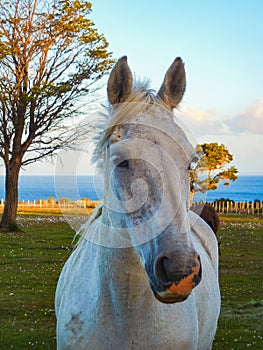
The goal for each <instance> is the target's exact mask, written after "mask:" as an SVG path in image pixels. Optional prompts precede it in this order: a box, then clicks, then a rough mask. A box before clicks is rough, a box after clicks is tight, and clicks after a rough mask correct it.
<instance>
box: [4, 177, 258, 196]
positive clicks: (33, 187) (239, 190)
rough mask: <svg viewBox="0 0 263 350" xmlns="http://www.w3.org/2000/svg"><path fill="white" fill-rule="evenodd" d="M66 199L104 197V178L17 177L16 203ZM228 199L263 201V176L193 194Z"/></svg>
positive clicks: (240, 180) (241, 179) (247, 178)
mask: <svg viewBox="0 0 263 350" xmlns="http://www.w3.org/2000/svg"><path fill="white" fill-rule="evenodd" d="M4 195H5V190H4V176H0V200H1V199H2V198H4ZM50 196H53V197H54V198H58V199H61V198H68V199H71V200H78V199H81V198H89V199H91V200H100V199H102V198H103V179H102V178H101V177H99V176H78V177H73V176H57V177H56V178H55V180H54V177H53V176H20V179H19V201H23V200H24V201H28V200H30V201H34V200H39V199H48V198H49V197H50ZM220 198H228V199H231V200H233V201H235V202H250V201H254V200H260V201H263V176H242V175H240V176H239V177H238V179H237V180H236V181H234V182H233V183H231V184H230V185H229V186H223V185H221V184H220V185H219V188H218V189H217V190H215V191H208V192H207V193H205V194H197V195H195V198H194V201H200V200H202V201H207V202H212V201H214V200H216V199H220Z"/></svg>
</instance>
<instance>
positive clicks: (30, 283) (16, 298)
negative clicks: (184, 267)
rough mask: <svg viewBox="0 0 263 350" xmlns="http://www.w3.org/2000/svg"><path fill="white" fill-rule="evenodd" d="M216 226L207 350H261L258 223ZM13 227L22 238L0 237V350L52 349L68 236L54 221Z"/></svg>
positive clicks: (26, 221)
mask: <svg viewBox="0 0 263 350" xmlns="http://www.w3.org/2000/svg"><path fill="white" fill-rule="evenodd" d="M221 221H222V223H221V228H220V232H219V239H220V240H221V253H222V254H221V258H220V284H221V294H222V311H221V317H220V320H219V327H218V331H217V335H216V339H215V342H214V346H213V350H225V349H226V350H231V349H234V350H244V349H248V348H251V349H253V350H257V349H258V350H259V349H263V340H262V334H263V329H262V317H263V302H262V268H263V266H262V238H263V218H262V217H251V216H250V217H246V216H222V217H221ZM19 224H20V226H22V228H23V230H24V232H23V233H16V234H11V233H4V234H1V235H0V242H1V245H0V251H1V253H0V254H1V255H0V256H1V260H0V350H7V349H15V350H16V349H17V350H20V349H22V350H28V349H31V348H33V349H41V350H42V349H43V350H48V349H52V350H53V349H56V341H55V323H56V320H55V313H54V293H55V289H56V283H57V279H58V276H59V273H60V271H61V268H62V266H63V264H64V262H65V260H66V259H67V257H68V256H69V254H70V252H71V248H72V243H71V242H72V238H73V236H74V232H73V231H72V229H71V228H70V227H69V226H68V225H67V224H66V223H65V222H64V221H63V218H62V217H56V216H52V217H51V216H36V215H35V216H32V215H20V216H19ZM98 350H99V349H98ZM164 350H165V349H164Z"/></svg>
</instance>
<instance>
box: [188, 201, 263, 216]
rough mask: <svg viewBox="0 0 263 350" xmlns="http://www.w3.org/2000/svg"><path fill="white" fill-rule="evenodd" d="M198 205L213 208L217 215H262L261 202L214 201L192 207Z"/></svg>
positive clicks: (262, 205)
mask: <svg viewBox="0 0 263 350" xmlns="http://www.w3.org/2000/svg"><path fill="white" fill-rule="evenodd" d="M199 204H208V205H211V206H212V207H214V208H215V210H216V211H217V212H218V213H219V214H228V213H232V214H252V215H255V214H258V215H263V202H261V201H254V202H234V201H215V202H193V204H192V206H193V207H194V206H196V205H199Z"/></svg>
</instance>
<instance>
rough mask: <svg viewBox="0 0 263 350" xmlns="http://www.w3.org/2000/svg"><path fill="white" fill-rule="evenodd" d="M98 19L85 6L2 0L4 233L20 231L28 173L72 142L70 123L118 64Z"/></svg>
mask: <svg viewBox="0 0 263 350" xmlns="http://www.w3.org/2000/svg"><path fill="white" fill-rule="evenodd" d="M90 12H91V3H90V2H88V1H85V0H73V1H69V0H12V1H0V157H1V158H2V160H3V163H4V168H5V173H6V198H5V208H4V213H3V215H2V221H1V223H0V228H2V229H10V228H12V229H14V228H15V227H16V212H17V201H18V178H19V172H20V169H21V167H23V166H25V165H27V164H30V163H32V162H35V161H37V160H39V159H42V158H44V157H47V156H49V155H52V154H54V152H55V151H56V150H58V149H59V148H61V147H62V146H63V145H64V144H65V142H67V138H66V136H65V131H66V128H65V120H66V119H68V118H73V117H74V116H77V115H78V113H79V112H80V106H81V101H82V102H83V101H84V99H83V97H84V96H85V98H86V97H87V96H88V95H91V94H92V93H93V92H94V89H95V85H96V84H95V83H96V82H97V81H98V80H99V79H100V78H101V77H102V76H103V75H104V74H105V73H106V72H107V71H108V70H109V69H110V68H111V66H112V64H113V60H112V59H111V53H109V52H108V43H107V41H106V39H105V37H104V36H103V35H101V34H99V33H98V31H97V29H96V28H95V25H94V23H93V22H92V21H91V20H90V19H89V17H90ZM83 103H84V102H83Z"/></svg>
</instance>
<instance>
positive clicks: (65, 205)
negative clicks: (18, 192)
mask: <svg viewBox="0 0 263 350" xmlns="http://www.w3.org/2000/svg"><path fill="white" fill-rule="evenodd" d="M98 204H99V201H92V200H90V199H88V198H85V199H81V200H77V201H71V200H69V199H67V198H65V199H59V200H47V201H46V200H44V199H40V200H33V201H30V200H27V201H20V202H18V210H22V209H26V208H31V209H34V208H35V209H70V208H73V209H77V208H80V209H83V208H84V209H86V208H95V207H96V206H97V205H98ZM0 207H2V208H3V207H4V200H3V199H2V200H1V203H0Z"/></svg>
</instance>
